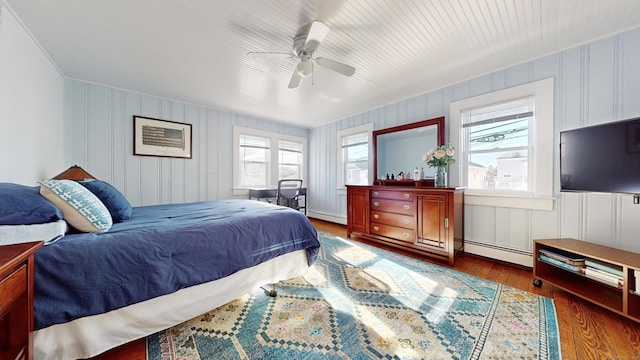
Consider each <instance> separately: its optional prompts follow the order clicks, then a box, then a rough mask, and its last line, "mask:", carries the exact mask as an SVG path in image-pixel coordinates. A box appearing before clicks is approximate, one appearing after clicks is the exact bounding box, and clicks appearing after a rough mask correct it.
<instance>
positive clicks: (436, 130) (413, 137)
mask: <svg viewBox="0 0 640 360" xmlns="http://www.w3.org/2000/svg"><path fill="white" fill-rule="evenodd" d="M373 144H374V149H373V150H374V154H375V158H374V169H375V174H376V179H386V176H387V174H388V175H389V176H391V174H393V175H394V177H395V176H397V175H398V173H400V172H404V173H407V172H409V176H410V178H411V179H413V171H414V169H415V168H416V166H417V167H418V169H420V168H423V169H424V177H425V178H433V175H434V171H435V170H434V169H432V168H429V167H428V166H427V165H426V164H424V163H423V162H422V154H424V153H426V152H427V151H428V150H429V149H433V148H435V147H436V146H439V145H443V144H444V117H440V118H435V119H430V120H424V121H419V122H416V123H411V124H405V125H400V126H396V127H392V128H387V129H382V130H377V131H374V132H373Z"/></svg>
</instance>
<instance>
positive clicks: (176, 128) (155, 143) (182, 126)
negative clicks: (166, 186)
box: [133, 115, 193, 159]
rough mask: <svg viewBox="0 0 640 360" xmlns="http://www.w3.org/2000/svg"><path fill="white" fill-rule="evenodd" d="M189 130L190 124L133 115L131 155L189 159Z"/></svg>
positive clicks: (190, 135)
mask: <svg viewBox="0 0 640 360" xmlns="http://www.w3.org/2000/svg"><path fill="white" fill-rule="evenodd" d="M191 130H192V126H191V124H187V123H180V122H175V121H169V120H161V119H154V118H149V117H144V116H138V115H134V116H133V155H142V156H161V157H172V158H183V159H191V157H192V139H193V135H192V131H191Z"/></svg>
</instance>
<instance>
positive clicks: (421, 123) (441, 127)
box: [372, 116, 444, 183]
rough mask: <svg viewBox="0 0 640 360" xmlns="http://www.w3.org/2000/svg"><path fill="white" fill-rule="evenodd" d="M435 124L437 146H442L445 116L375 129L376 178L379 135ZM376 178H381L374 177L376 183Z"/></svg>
mask: <svg viewBox="0 0 640 360" xmlns="http://www.w3.org/2000/svg"><path fill="white" fill-rule="evenodd" d="M434 125H435V126H437V127H438V135H437V137H438V144H437V146H442V145H444V116H441V117H437V118H433V119H428V120H422V121H418V122H414V123H410V124H404V125H398V126H394V127H390V128H386V129H380V130H375V131H374V132H373V133H372V135H373V141H372V142H373V176H374V178H377V177H378V135H384V134H389V133H394V132H398V131H404V130H410V129H417V128H421V127H425V126H434ZM376 180H379V179H373V181H374V183H375V182H376Z"/></svg>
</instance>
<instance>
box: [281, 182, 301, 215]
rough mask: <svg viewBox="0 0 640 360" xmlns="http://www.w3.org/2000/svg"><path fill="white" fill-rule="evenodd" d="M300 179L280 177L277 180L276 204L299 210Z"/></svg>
mask: <svg viewBox="0 0 640 360" xmlns="http://www.w3.org/2000/svg"><path fill="white" fill-rule="evenodd" d="M300 189H302V180H301V179H282V180H279V181H278V190H277V192H276V204H278V205H282V206H286V207H290V208H292V209H296V210H300V209H301V207H300Z"/></svg>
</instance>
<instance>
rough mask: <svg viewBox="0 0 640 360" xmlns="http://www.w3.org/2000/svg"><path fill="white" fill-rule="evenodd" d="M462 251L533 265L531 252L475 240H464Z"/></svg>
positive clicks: (523, 264)
mask: <svg viewBox="0 0 640 360" xmlns="http://www.w3.org/2000/svg"><path fill="white" fill-rule="evenodd" d="M464 252H465V253H469V254H475V255H480V256H484V257H487V258H491V259H496V260H501V261H506V262H510V263H514V264H518V265H522V266H526V267H533V260H532V259H533V258H532V256H531V254H527V253H525V252H523V251H519V250H512V249H508V248H500V247H497V246H491V245H485V244H481V243H477V242H471V241H465V242H464Z"/></svg>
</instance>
